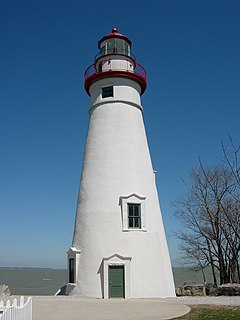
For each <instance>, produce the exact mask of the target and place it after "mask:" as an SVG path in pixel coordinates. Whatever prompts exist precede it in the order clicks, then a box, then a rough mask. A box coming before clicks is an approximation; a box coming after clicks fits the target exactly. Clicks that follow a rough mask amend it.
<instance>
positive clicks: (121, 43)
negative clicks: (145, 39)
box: [84, 28, 147, 95]
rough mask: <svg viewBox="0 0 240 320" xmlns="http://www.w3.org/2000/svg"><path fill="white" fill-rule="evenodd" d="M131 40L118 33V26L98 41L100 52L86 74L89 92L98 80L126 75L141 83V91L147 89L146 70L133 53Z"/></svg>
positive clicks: (86, 87) (85, 83)
mask: <svg viewBox="0 0 240 320" xmlns="http://www.w3.org/2000/svg"><path fill="white" fill-rule="evenodd" d="M131 44H132V42H131V40H130V39H128V37H126V36H125V35H123V34H121V33H118V31H117V29H116V28H113V29H112V33H109V34H107V35H106V36H104V37H103V38H101V39H100V40H99V41H98V48H99V53H98V54H97V55H96V56H95V59H94V63H93V64H92V65H91V66H89V67H88V68H87V70H86V71H85V74H84V87H85V90H86V91H87V93H88V94H89V95H90V93H89V88H90V86H91V85H92V84H93V83H94V82H95V81H97V80H100V79H103V78H108V77H125V78H128V79H131V80H134V81H136V82H137V83H138V84H139V85H140V93H141V94H143V92H144V91H145V89H146V85H147V84H146V71H145V69H144V68H143V67H142V66H141V65H140V64H138V63H137V62H136V58H135V56H134V55H133V54H132V53H131Z"/></svg>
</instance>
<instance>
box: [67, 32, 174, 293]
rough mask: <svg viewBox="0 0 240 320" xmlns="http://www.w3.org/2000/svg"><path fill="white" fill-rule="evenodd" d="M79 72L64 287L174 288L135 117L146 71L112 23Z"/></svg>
mask: <svg viewBox="0 0 240 320" xmlns="http://www.w3.org/2000/svg"><path fill="white" fill-rule="evenodd" d="M98 47H99V50H100V51H99V53H98V54H97V55H96V57H95V59H94V63H93V64H92V65H91V66H90V67H89V68H88V69H87V70H86V72H85V90H86V92H87V93H88V94H89V96H90V97H91V102H90V108H89V114H90V120H89V128H88V134H87V140H86V146H85V154H84V161H83V167H82V176H81V182H80V191H79V197H78V205H77V212H76V221H75V229H74V235H73V242H72V247H71V248H70V249H69V251H68V268H69V284H68V286H67V292H68V293H69V294H70V295H79V296H82V297H95V298H104V299H108V298H117V297H119V298H159V297H172V296H175V289H174V282H173V275H172V268H171V262H170V258H169V252H168V247H167V242H166V237H165V232H164V227H163V222H162V217H161V212H160V207H159V200H158V194H157V190H156V185H155V174H154V171H153V168H152V163H151V158H150V154H149V149H148V143H147V139H146V133H145V128H144V123H143V117H142V112H143V107H142V105H141V99H140V96H141V95H142V94H143V92H144V91H145V89H146V72H145V70H144V68H143V67H142V66H140V65H139V64H138V63H137V62H136V58H135V57H134V55H133V54H132V53H131V41H130V40H129V39H128V38H127V37H126V36H124V35H122V34H120V33H118V31H117V29H116V28H114V29H113V30H112V33H110V34H108V35H106V36H105V37H103V38H102V39H101V40H99V42H98Z"/></svg>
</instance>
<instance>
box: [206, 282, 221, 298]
mask: <svg viewBox="0 0 240 320" xmlns="http://www.w3.org/2000/svg"><path fill="white" fill-rule="evenodd" d="M206 295H207V296H215V297H216V296H220V295H221V289H220V288H218V287H217V286H215V284H213V283H207V284H206Z"/></svg>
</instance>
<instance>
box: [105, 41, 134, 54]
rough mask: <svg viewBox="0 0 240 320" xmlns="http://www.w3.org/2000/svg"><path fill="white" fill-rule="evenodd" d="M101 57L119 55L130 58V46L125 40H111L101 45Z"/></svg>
mask: <svg viewBox="0 0 240 320" xmlns="http://www.w3.org/2000/svg"><path fill="white" fill-rule="evenodd" d="M100 53H101V55H105V54H112V53H115V54H116V53H119V54H124V55H127V56H130V45H129V43H128V42H127V41H126V40H124V39H119V38H109V39H107V40H105V41H103V42H102V43H101V45H100Z"/></svg>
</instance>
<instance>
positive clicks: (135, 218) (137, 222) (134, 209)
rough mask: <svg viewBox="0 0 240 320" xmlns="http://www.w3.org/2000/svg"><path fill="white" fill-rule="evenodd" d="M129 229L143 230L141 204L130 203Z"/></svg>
mask: <svg viewBox="0 0 240 320" xmlns="http://www.w3.org/2000/svg"><path fill="white" fill-rule="evenodd" d="M128 227H129V228H138V229H141V205H140V203H128Z"/></svg>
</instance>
